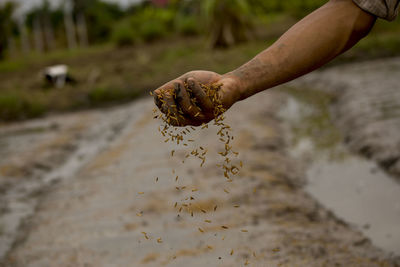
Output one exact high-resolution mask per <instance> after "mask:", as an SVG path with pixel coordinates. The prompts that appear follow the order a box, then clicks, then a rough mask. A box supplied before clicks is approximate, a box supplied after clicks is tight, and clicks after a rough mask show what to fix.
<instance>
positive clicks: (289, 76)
mask: <svg viewBox="0 0 400 267" xmlns="http://www.w3.org/2000/svg"><path fill="white" fill-rule="evenodd" d="M374 22H375V17H373V16H372V15H369V14H368V13H366V12H364V11H362V10H361V9H360V8H358V7H357V6H356V5H355V4H354V3H353V2H352V1H351V0H331V1H330V2H328V3H327V4H325V5H324V6H322V7H321V8H319V9H318V10H316V11H314V12H313V13H311V14H310V15H308V16H307V17H305V18H304V19H303V20H301V21H300V22H298V23H297V24H295V25H294V26H293V27H292V28H291V29H290V30H288V31H287V32H286V33H285V34H284V35H283V36H282V37H281V38H280V39H279V40H278V41H276V42H275V43H274V44H273V45H272V46H270V47H269V48H268V49H266V50H264V51H263V52H261V53H260V54H258V55H257V56H256V57H255V58H253V59H252V60H251V61H249V62H248V63H246V64H244V65H243V66H241V67H239V68H238V69H236V70H234V71H232V72H230V73H227V74H226V75H225V76H227V77H232V78H233V79H236V80H237V81H238V84H239V86H238V92H237V93H238V98H239V99H244V98H247V97H249V96H251V95H253V94H255V93H257V92H260V91H263V90H265V89H268V88H271V87H273V86H276V85H279V84H282V83H285V82H288V81H290V80H293V79H295V78H297V77H299V76H301V75H303V74H306V73H308V72H310V71H313V70H315V69H317V68H318V67H320V66H322V65H324V64H325V63H327V62H329V61H330V60H332V59H333V58H335V57H336V56H338V55H339V54H341V53H343V52H344V51H346V50H347V49H349V48H350V47H352V46H353V45H354V44H356V43H357V42H358V41H359V40H360V39H361V38H363V37H364V36H365V35H366V34H367V33H368V32H369V30H370V29H371V28H372V26H373V24H374Z"/></svg>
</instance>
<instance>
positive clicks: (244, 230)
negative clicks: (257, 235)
mask: <svg viewBox="0 0 400 267" xmlns="http://www.w3.org/2000/svg"><path fill="white" fill-rule="evenodd" d="M240 231H241V232H243V233H247V232H248V231H247V230H246V229H242V230H240Z"/></svg>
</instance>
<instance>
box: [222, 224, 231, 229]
mask: <svg viewBox="0 0 400 267" xmlns="http://www.w3.org/2000/svg"><path fill="white" fill-rule="evenodd" d="M221 228H223V229H229V228H228V226H225V225H222V226H221Z"/></svg>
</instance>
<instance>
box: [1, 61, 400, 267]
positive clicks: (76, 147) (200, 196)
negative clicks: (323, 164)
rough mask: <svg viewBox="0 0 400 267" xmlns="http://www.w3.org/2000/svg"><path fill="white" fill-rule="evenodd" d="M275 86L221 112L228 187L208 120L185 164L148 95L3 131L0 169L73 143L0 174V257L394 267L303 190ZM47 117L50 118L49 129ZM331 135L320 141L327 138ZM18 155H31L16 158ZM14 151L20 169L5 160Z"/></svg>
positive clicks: (37, 262)
mask: <svg viewBox="0 0 400 267" xmlns="http://www.w3.org/2000/svg"><path fill="white" fill-rule="evenodd" d="M350 69H351V68H350ZM328 71H330V70H328ZM328 71H327V72H328ZM333 73H335V72H333ZM319 75H323V73H321V74H319ZM319 75H317V77H316V78H313V79H318V77H319ZM329 77H330V76H329ZM311 78H312V77H311ZM311 78H307V79H309V80H304V81H303V82H299V84H298V85H296V86H298V87H301V86H302V85H303V84H305V83H306V82H309V81H311ZM343 79H344V78H343ZM281 89H282V90H281V91H280V90H279V89H278V88H276V89H273V90H270V91H269V92H265V93H261V94H259V95H257V96H255V97H252V98H250V99H248V100H246V101H244V102H241V103H238V104H236V105H235V106H234V107H233V108H232V109H231V110H230V111H229V112H228V114H227V117H228V123H229V124H230V125H232V127H233V128H234V135H235V140H234V143H233V145H234V147H235V148H236V150H237V151H239V152H240V159H241V160H243V162H244V168H243V170H242V171H241V172H240V174H239V175H238V176H237V177H236V178H235V180H234V181H233V182H232V183H227V182H226V179H225V178H224V177H223V174H222V173H221V171H220V169H219V168H217V167H216V166H215V163H216V162H218V160H219V157H218V155H217V154H216V152H217V151H218V149H219V145H218V140H217V137H216V133H215V129H213V128H211V129H208V130H203V131H198V132H196V133H195V134H194V136H193V139H195V140H196V142H198V144H202V145H204V146H206V147H208V148H209V150H210V152H209V155H208V157H207V162H206V164H205V166H203V167H202V168H201V167H200V166H199V165H200V162H198V161H195V160H188V161H186V162H185V164H182V162H181V161H182V159H183V158H184V155H185V154H184V151H183V150H182V149H176V155H175V156H174V157H172V158H171V157H170V151H171V149H173V146H172V145H170V144H168V143H164V142H163V141H164V138H163V137H162V136H160V134H159V133H158V131H157V126H158V123H159V122H157V121H154V120H153V119H152V112H151V110H152V108H153V104H152V100H151V99H141V100H138V101H135V102H133V103H131V104H129V105H126V106H124V107H121V108H115V109H112V110H99V111H90V112H86V113H75V114H70V115H60V116H58V117H51V118H48V119H44V120H38V121H37V122H35V123H38V125H44V126H41V127H39V129H40V131H38V130H37V127H36V128H35V127H34V126H30V125H31V124H30V123H24V124H19V125H16V126H13V125H11V126H7V127H2V133H3V135H2V136H1V138H0V139H1V140H5V141H4V142H1V143H2V144H3V147H6V149H4V150H3V149H2V150H1V151H2V152H1V153H3V155H4V156H3V157H2V160H1V162H0V164H1V166H14V165H15V166H22V167H19V169H22V170H30V169H31V168H32V167H24V166H35V165H34V164H33V165H32V164H31V163H30V162H31V161H32V159H37V160H38V161H39V162H40V161H42V162H45V163H46V162H48V161H50V162H52V161H51V160H52V159H53V157H54V158H57V157H56V156H55V155H57V153H58V152H57V151H58V149H61V148H59V147H63V145H60V146H58V145H55V146H54V147H53V146H52V147H51V148H52V149H47V147H48V146H46V144H47V143H48V142H51V140H52V139H53V138H58V137H59V136H64V135H65V136H66V137H64V139H63V140H64V141H63V142H60V143H61V144H73V146H71V147H72V148H71V149H69V150H63V151H64V152H63V153H60V155H62V156H60V157H61V158H62V159H60V160H59V161H55V163H54V164H53V165H51V167H50V168H49V170H46V171H43V172H38V174H37V175H35V174H34V173H36V171H34V170H36V169H33V170H32V171H30V173H29V174H20V172H17V171H15V172H2V173H1V175H2V176H1V181H4V184H7V183H8V184H7V186H5V187H4V188H5V190H4V192H6V193H5V194H4V195H3V194H2V200H1V203H4V204H3V205H4V209H3V213H2V215H1V217H0V219H1V224H2V225H3V226H2V228H3V229H5V231H4V230H3V232H2V234H0V236H1V238H2V239H1V244H2V245H3V244H5V245H4V248H3V252H4V255H5V257H4V260H3V265H4V266H41V267H42V266H164V265H165V266H189V265H190V266H205V265H210V266H244V265H245V264H246V263H248V266H311V267H312V266H400V259H399V258H398V257H396V256H395V255H390V254H388V253H387V252H385V251H383V250H382V249H380V248H378V247H377V246H376V244H375V243H373V242H371V241H370V240H369V238H368V237H367V236H366V235H365V234H363V233H362V232H361V230H360V229H358V228H357V227H356V226H354V225H352V224H349V223H347V222H346V221H345V220H344V219H341V218H340V217H338V216H336V215H335V214H334V213H333V212H332V211H330V210H329V209H327V208H325V207H324V206H323V205H321V204H320V202H319V201H318V200H316V199H315V197H313V196H312V195H310V193H308V192H307V191H306V189H305V188H304V185H305V184H306V183H307V178H306V175H307V169H306V168H305V167H304V166H305V164H303V160H306V161H311V159H310V160H309V159H307V157H306V156H304V159H301V160H299V159H298V158H297V157H298V156H296V155H293V154H292V153H291V150H292V148H293V147H292V145H291V143H290V142H288V140H290V139H288V138H287V134H286V132H287V128H286V126H285V124H284V122H283V119H282V118H281V117H279V111H280V110H281V109H282V108H283V107H285V105H286V104H287V98H288V97H287V95H286V94H285V93H283V88H281ZM371 90H372V89H371ZM317 102H319V101H317ZM244 111H245V112H244ZM50 121H51V123H49V122H50ZM317 121H318V120H317ZM55 122H56V123H57V125H58V126H51V125H53V124H54V123H55ZM46 125H47V126H46ZM322 125H323V124H322ZM32 129H33V130H32ZM68 129H70V130H68ZM71 129H74V130H71ZM339 129H342V128H340V127H339ZM26 131H28V132H29V131H31V132H30V133H29V134H26V138H31V139H24V138H22V140H24V141H21V140H18V139H17V136H18V134H16V133H21V132H26ZM32 131H33V132H32ZM299 131H302V130H301V129H299ZM341 132H342V130H341ZM343 132H344V133H345V134H346V132H345V131H343ZM322 134H323V133H322V132H316V135H322ZM346 135H347V134H346ZM7 138H8V139H7ZM13 138H16V139H15V140H14V141H10V140H13ZM336 138H337V137H335V136H333V137H331V139H329V140H331V141H330V142H332V143H334V140H336ZM28 140H34V141H28ZM324 140H328V139H327V138H320V146H322V147H324V146H328V145H329V142H325V141H324ZM13 142H14V143H13ZM56 143H57V144H58V142H56ZM9 144H15V148H14V146H13V145H9ZM18 144H21V147H20V148H18ZM42 144H43V147H44V149H43V150H44V151H51V153H50V152H49V153H50V156H43V159H42V156H40V155H41V154H40V153H39V152H37V151H42V150H41V149H38V148H36V147H37V146H39V147H41V145H42ZM24 151H28V152H29V151H32V152H29V153H26V155H27V156H23V155H25V153H22V152H24ZM52 153H53V154H52ZM51 155H53V156H51ZM12 158H16V162H20V164H21V165H16V164H14V165H13V164H12V163H13V162H14V161H11V159H12ZM40 159H41V160H40ZM10 162H11V163H10ZM5 169H6V170H10V169H11V170H13V169H18V168H5ZM172 169H174V170H175V171H176V174H172V172H171V171H172ZM60 173H62V175H60ZM176 175H179V177H180V178H179V180H178V181H177V182H176V181H175V176H176ZM317 175H318V174H317ZM18 177H19V178H18ZM156 177H159V180H158V182H156ZM10 181H11V182H10ZM54 181H55V182H54ZM31 184H36V186H33V187H31V186H30V185H31ZM176 186H179V187H182V186H187V188H196V189H198V191H196V192H192V191H191V190H177V189H176ZM20 187H23V188H25V190H27V191H26V192H25V193H21V194H20V195H17V194H14V193H12V192H23V190H17V189H14V188H20ZM26 188H28V189H26ZM29 188H34V190H31V191H29ZM42 188H46V190H42ZM224 189H227V190H228V192H229V193H226V192H225V191H224ZM139 192H144V193H143V194H139ZM189 195H190V196H193V197H194V199H195V201H196V202H195V203H196V205H197V206H198V207H200V208H199V209H198V210H196V211H195V213H194V216H193V217H192V216H190V214H187V213H181V214H180V216H179V217H178V216H177V215H178V211H177V210H176V209H174V203H175V202H176V201H179V200H182V199H184V198H185V197H187V196H189ZM16 196H18V197H16ZM31 202H32V203H31ZM14 203H25V204H24V205H27V204H26V203H31V204H30V206H29V207H30V212H29V213H28V214H25V215H24V216H20V217H18V218H17V219H7V218H10V216H11V217H12V216H13V215H10V214H13V213H18V212H19V210H20V209H19V208H18V205H15V204H14ZM21 205H22V204H21ZM216 205H217V206H218V208H217V209H216V211H214V207H215V206H216ZM234 205H239V207H237V208H236V207H235V206H234ZM201 209H203V210H204V211H205V213H203V212H202V211H201ZM138 213H139V214H141V216H138V215H137V214H138ZM7 216H8V217H7ZM13 218H14V217H13ZM205 220H211V223H207V222H205ZM11 225H15V227H14V230H12V227H11ZM221 226H227V229H224V228H222V227H221ZM199 227H200V228H201V229H202V230H203V232H200V231H199V230H198V228H199ZM10 229H11V230H10ZM241 230H246V231H247V232H242V231H241ZM142 232H146V235H147V236H148V237H149V239H146V238H145V236H144V235H143V233H142ZM158 238H162V243H159V242H157V239H158ZM3 240H7V242H8V243H4V242H5V241H3ZM232 251H233V254H232V255H231V252H232Z"/></svg>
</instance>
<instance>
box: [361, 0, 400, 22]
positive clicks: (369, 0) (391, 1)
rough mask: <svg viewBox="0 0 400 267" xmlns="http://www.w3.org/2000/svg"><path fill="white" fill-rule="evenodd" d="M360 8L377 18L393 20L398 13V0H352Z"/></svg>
mask: <svg viewBox="0 0 400 267" xmlns="http://www.w3.org/2000/svg"><path fill="white" fill-rule="evenodd" d="M353 2H354V3H355V4H356V5H358V6H359V7H360V8H361V9H362V10H364V11H366V12H368V13H371V14H373V15H375V16H377V17H379V18H382V19H386V20H394V19H395V18H396V17H397V14H398V13H399V3H400V0H353Z"/></svg>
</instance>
